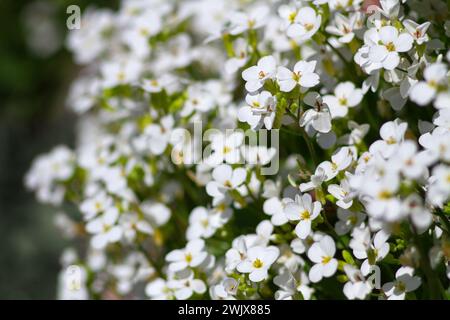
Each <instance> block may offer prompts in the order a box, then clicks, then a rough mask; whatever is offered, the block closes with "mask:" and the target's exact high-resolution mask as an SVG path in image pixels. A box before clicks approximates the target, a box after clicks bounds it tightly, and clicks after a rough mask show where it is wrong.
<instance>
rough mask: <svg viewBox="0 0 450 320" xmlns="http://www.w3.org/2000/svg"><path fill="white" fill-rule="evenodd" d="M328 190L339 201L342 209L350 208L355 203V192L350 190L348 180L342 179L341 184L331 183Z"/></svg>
mask: <svg viewBox="0 0 450 320" xmlns="http://www.w3.org/2000/svg"><path fill="white" fill-rule="evenodd" d="M328 192H329V193H330V194H332V195H333V197H335V198H336V199H337V200H338V201H337V202H336V205H338V206H339V207H340V208H342V209H348V208H350V207H351V206H352V205H353V196H354V195H353V194H352V193H351V190H350V185H349V183H348V181H347V180H342V181H341V185H340V186H339V185H337V184H330V185H329V186H328Z"/></svg>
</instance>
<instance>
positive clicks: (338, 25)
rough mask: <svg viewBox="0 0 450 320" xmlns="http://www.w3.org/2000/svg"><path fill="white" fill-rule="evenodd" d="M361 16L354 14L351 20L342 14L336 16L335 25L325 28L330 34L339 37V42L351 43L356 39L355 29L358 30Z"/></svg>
mask: <svg viewBox="0 0 450 320" xmlns="http://www.w3.org/2000/svg"><path fill="white" fill-rule="evenodd" d="M359 18H360V15H359V14H352V15H351V16H350V17H349V18H347V17H346V16H344V15H343V14H341V13H336V15H335V16H334V23H335V24H334V25H329V26H327V27H326V28H325V30H326V31H327V32H328V33H331V34H333V35H335V36H338V37H339V38H338V40H339V42H342V43H349V42H350V41H352V40H353V38H354V37H355V33H354V32H353V31H354V29H357V22H358V19H359Z"/></svg>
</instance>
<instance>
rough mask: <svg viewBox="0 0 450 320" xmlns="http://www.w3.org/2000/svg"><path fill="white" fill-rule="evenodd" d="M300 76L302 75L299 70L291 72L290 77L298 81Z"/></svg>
mask: <svg viewBox="0 0 450 320" xmlns="http://www.w3.org/2000/svg"><path fill="white" fill-rule="evenodd" d="M301 77H302V73H301V72H300V71H298V72H293V73H292V79H294V81H296V82H298V81H299V80H300V78H301Z"/></svg>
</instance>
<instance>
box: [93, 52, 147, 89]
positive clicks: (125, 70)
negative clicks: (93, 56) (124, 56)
mask: <svg viewBox="0 0 450 320" xmlns="http://www.w3.org/2000/svg"><path fill="white" fill-rule="evenodd" d="M141 70H142V65H141V63H140V62H138V61H137V60H131V59H130V60H127V61H109V62H105V63H103V64H102V65H101V68H100V72H101V75H102V78H103V86H104V87H105V88H111V87H115V86H117V85H122V84H131V83H134V82H135V81H136V80H137V79H138V77H139V74H140V73H141Z"/></svg>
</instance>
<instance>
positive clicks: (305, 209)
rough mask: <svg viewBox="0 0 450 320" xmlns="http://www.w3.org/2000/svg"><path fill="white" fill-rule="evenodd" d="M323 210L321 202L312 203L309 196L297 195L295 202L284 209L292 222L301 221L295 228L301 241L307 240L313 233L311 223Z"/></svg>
mask: <svg viewBox="0 0 450 320" xmlns="http://www.w3.org/2000/svg"><path fill="white" fill-rule="evenodd" d="M320 210H322V204H321V203H320V202H319V201H314V202H312V198H311V196H310V195H309V194H304V195H303V196H300V195H296V196H295V201H294V202H290V203H288V204H287V205H286V207H285V208H284V212H285V214H286V216H287V218H288V219H289V220H290V221H299V223H298V224H297V226H296V227H295V233H296V234H297V236H298V237H299V238H300V239H306V237H307V236H308V235H309V234H310V233H311V223H312V221H313V220H314V219H315V218H317V216H318V215H319V213H320Z"/></svg>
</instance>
